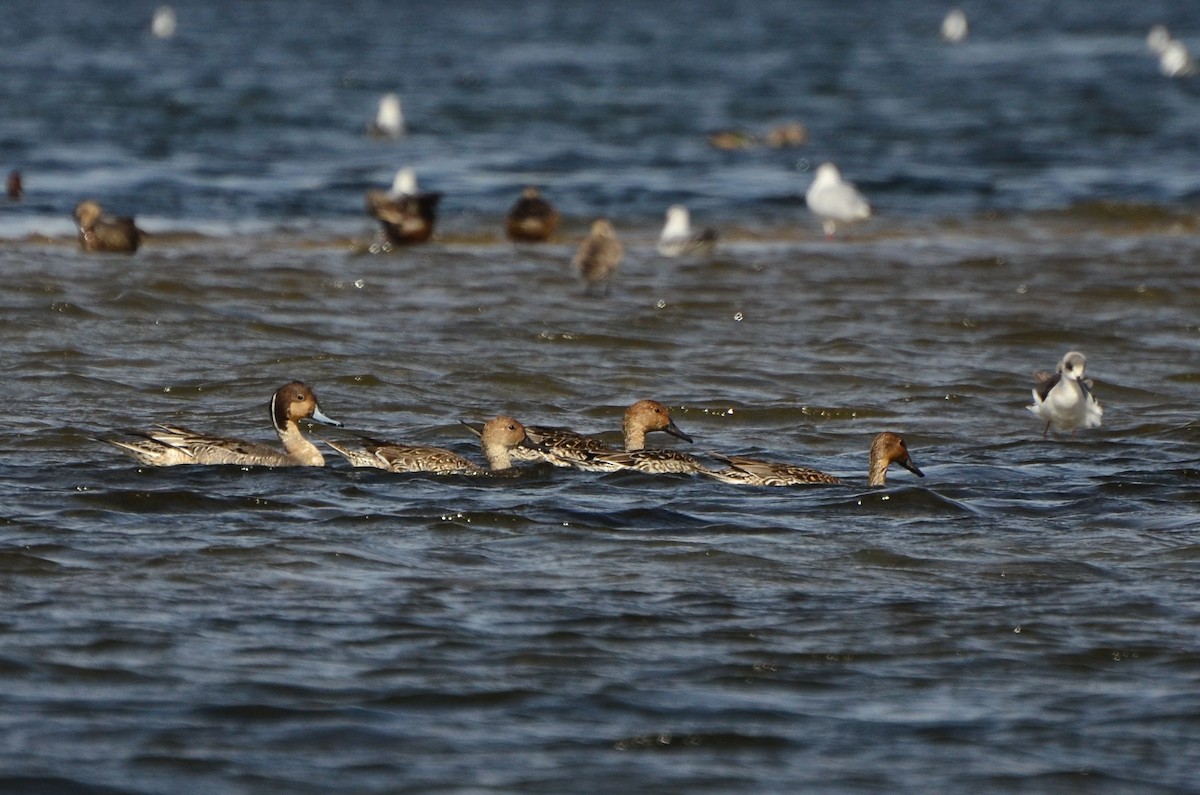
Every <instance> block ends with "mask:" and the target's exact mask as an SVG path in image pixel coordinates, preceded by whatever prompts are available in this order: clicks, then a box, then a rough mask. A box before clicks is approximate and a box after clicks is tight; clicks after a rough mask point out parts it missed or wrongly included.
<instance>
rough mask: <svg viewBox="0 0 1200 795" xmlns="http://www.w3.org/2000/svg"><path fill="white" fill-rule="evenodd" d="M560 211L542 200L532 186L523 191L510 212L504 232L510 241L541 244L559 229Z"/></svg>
mask: <svg viewBox="0 0 1200 795" xmlns="http://www.w3.org/2000/svg"><path fill="white" fill-rule="evenodd" d="M558 218H559V215H558V210H556V209H554V205H552V204H550V202H548V201H546V200H545V199H544V198H542V194H541V192H540V191H539V190H538V189H537V188H535V187H533V186H532V185H531V186H529V187H527V188H525V190H523V191H521V198H519V199H517V202H516V204H514V205H513V206H512V209H510V210H509V211H508V216H507V217H506V218H505V219H504V231H505V232H506V233H507V234H508V237H509V239H510V240H514V241H517V242H521V243H540V242H542V241H544V240H546V239H548V238H549V237H550V236H551V235H553V234H554V231H555V230H556V229H558Z"/></svg>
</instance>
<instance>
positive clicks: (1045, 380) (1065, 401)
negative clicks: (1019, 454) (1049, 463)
mask: <svg viewBox="0 0 1200 795" xmlns="http://www.w3.org/2000/svg"><path fill="white" fill-rule="evenodd" d="M1086 367H1087V359H1086V358H1085V357H1084V355H1083V354H1082V353H1079V352H1078V351H1069V352H1068V353H1067V354H1066V355H1065V356H1063V358H1062V361H1060V362H1059V363H1058V368H1057V372H1055V373H1054V374H1053V375H1051V374H1050V373H1042V372H1039V373H1034V374H1033V377H1034V378H1035V379H1036V380H1037V382H1038V385H1037V386H1036V387H1034V389H1033V405H1031V406H1026V408H1028V409H1029V410H1030V411H1032V412H1033V413H1034V414H1036V415H1038V416H1039V417H1041V418H1042V419H1043V420H1045V421H1046V429H1045V430H1044V431H1043V432H1042V438H1045V437H1046V434H1048V433H1049V432H1050V426H1052V425H1053V426H1054V430H1056V431H1059V432H1064V431H1070V432H1071V434H1072V435H1074V433H1075V431H1076V430H1077V429H1079V428H1099V427H1100V417H1101V415H1102V414H1103V413H1104V410H1103V409H1102V408H1101V407H1100V404H1099V403H1098V402H1097V401H1096V397H1095V395H1093V394H1092V388H1091V387H1092V382H1091V381H1089V380H1086V379H1085V378H1084V377H1083V371H1084V369H1085V368H1086Z"/></svg>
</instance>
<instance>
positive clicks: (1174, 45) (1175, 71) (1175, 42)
mask: <svg viewBox="0 0 1200 795" xmlns="http://www.w3.org/2000/svg"><path fill="white" fill-rule="evenodd" d="M1146 46H1147V47H1149V48H1150V51H1151V52H1153V53H1154V54H1155V55H1157V56H1158V70H1159V71H1160V72H1162V73H1163V74H1164V75H1166V76H1167V77H1190V76H1191V75H1194V74H1196V72H1197V71H1198V70H1197V67H1196V62H1195V61H1194V60H1193V59H1192V56H1191V53H1189V52H1188V49H1187V45H1185V44H1184V43H1183V42H1181V41H1180V40H1179V39H1176V38H1173V37H1172V36H1171V32H1170V31H1169V30H1167V27H1166V26H1165V25H1155V26H1154V27H1152V28H1150V32H1149V33H1148V34H1147V35H1146Z"/></svg>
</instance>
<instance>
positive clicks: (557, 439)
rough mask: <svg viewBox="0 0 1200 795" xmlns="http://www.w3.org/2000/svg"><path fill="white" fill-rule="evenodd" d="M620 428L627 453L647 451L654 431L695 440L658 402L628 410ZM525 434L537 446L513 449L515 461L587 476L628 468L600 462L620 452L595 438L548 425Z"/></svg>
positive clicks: (650, 402) (641, 402)
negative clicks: (648, 436)
mask: <svg viewBox="0 0 1200 795" xmlns="http://www.w3.org/2000/svg"><path fill="white" fill-rule="evenodd" d="M463 424H464V425H466V426H467V427H468V428H470V430H471V432H472V433H474V434H475V435H477V436H478V435H479V431H478V430H476V429H475V428H474V427H472V426H471V425H469V424H467V423H463ZM621 426H622V427H621V430H622V435H623V436H624V446H625V450H627V451H629V450H641V449H642V448H644V447H645V445H646V434H648V433H653V432H654V431H665V432H666V433H669V434H671V435H672V436H674V437H676V438H679V439H683V440H684V441H686V442H691V441H692V437H690V436H688V435H687V434H686V433H684V432H683V431H681V430H679V426H677V425H676V424H675V421H674V420H673V419H671V413H670V411H669V410H668V409H667V407H666V406H664V405H663V404H662V403H659V402H658V401H657V400H639V401H637V402H636V403H634V404H633V405H631V406H630V407H629V408H627V409H625V417H624V420H623V421H622V424H621ZM525 432H526V433H527V434H528V435H529V438H530V439H532V440H533V441H534V442H536V443H537V445H538V446H537V447H523V448H516V449H514V450H513V451H512V457H513V458H514V459H516V460H519V461H545V462H548V463H550V464H553V465H554V466H557V467H574V468H575V469H581V470H584V471H586V472H614V471H616V470H618V469H624V468H625V467H623V466H621V465H620V464H616V463H609V462H607V461H603V460H599V459H598V458H597V456H600V455H603V454H607V453H617V452H620V451H619V450H615V449H613V448H612V447H611V446H609V445H608V444H606V443H605V442H603V441H602V440H600V439H598V438H596V437H595V436H586V435H584V434H582V433H577V432H576V431H573V430H570V429H569V428H559V427H552V426H545V425H531V426H528V427H526V428H525Z"/></svg>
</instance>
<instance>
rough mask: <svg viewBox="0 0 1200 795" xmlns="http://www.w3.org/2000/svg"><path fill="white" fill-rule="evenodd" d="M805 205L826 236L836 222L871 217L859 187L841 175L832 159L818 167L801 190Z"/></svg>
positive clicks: (830, 235) (830, 232)
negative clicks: (815, 174) (806, 204)
mask: <svg viewBox="0 0 1200 795" xmlns="http://www.w3.org/2000/svg"><path fill="white" fill-rule="evenodd" d="M804 200H805V201H806V202H807V203H808V209H809V210H811V211H812V214H813V215H815V216H817V218H819V219H820V220H821V225H822V226H823V227H824V229H825V236H826V237H830V238H831V237H833V234H834V232H835V231H836V230H837V225H838V223H839V222H841V223H849V222H852V221H861V220H863V219H864V218H869V217H871V206H870V205H869V204H867V200H866V199H865V198H863V195H862V194H861V193H859V192H858V189H857V188H855V187H854V186H853V185H851V184H850V183H849V182H846V181H844V180H843V179H842V173H841V172H840V171H838V167H837V166H835V165H834V164H833V163H822V164H821V165H820V166H818V167H817V176H816V177H815V178H814V179H813V182H812V184H811V185H809V186H808V190H807V191H806V192H805V194H804Z"/></svg>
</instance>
